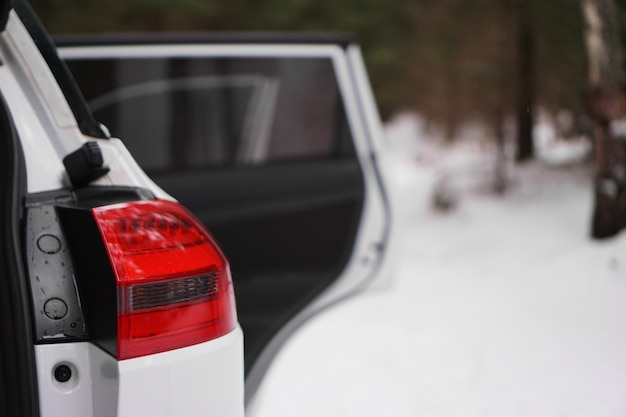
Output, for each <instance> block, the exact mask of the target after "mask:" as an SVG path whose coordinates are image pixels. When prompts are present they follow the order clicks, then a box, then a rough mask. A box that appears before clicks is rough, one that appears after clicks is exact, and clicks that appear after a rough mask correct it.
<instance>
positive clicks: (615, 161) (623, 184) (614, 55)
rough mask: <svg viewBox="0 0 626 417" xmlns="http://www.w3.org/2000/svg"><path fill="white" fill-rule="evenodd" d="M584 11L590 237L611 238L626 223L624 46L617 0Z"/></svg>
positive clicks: (586, 2)
mask: <svg viewBox="0 0 626 417" xmlns="http://www.w3.org/2000/svg"><path fill="white" fill-rule="evenodd" d="M582 8H583V14H584V16H585V21H586V23H587V30H586V33H585V35H586V36H585V40H586V45H587V56H588V62H589V111H590V114H591V117H592V119H593V124H594V126H593V139H594V156H595V168H596V174H595V207H594V212H593V219H592V231H591V233H592V236H593V237H594V238H607V237H611V236H614V235H615V234H617V233H618V232H619V231H620V230H621V229H622V228H624V226H625V225H626V135H625V134H624V132H623V131H620V129H618V127H619V122H620V121H623V120H624V117H625V116H626V112H625V110H626V109H625V99H624V82H625V75H624V67H623V57H622V45H621V40H620V30H619V21H618V18H617V16H618V15H617V8H616V6H615V3H614V2H613V0H583V1H582Z"/></svg>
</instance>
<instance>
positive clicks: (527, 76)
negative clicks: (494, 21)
mask: <svg viewBox="0 0 626 417" xmlns="http://www.w3.org/2000/svg"><path fill="white" fill-rule="evenodd" d="M530 8H531V5H530V0H521V2H520V10H519V33H518V75H517V78H518V82H517V90H518V91H517V151H516V154H515V159H516V160H517V161H518V162H523V161H527V160H529V159H532V158H533V157H534V156H535V147H534V142H533V124H534V107H533V101H534V84H535V83H534V81H535V80H534V78H535V73H534V71H535V62H534V58H535V51H534V40H533V34H532V26H531V25H532V19H531V10H530Z"/></svg>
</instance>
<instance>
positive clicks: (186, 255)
mask: <svg viewBox="0 0 626 417" xmlns="http://www.w3.org/2000/svg"><path fill="white" fill-rule="evenodd" d="M1 3H2V6H1V7H0V10H2V12H1V16H0V23H1V24H0V29H1V30H2V33H1V35H0V61H1V62H2V64H1V65H0V89H1V91H0V93H1V96H2V106H1V107H2V108H0V121H1V123H2V124H1V126H0V129H2V136H3V138H2V140H1V141H0V142H1V143H2V150H1V152H0V158H3V161H2V164H0V165H1V166H2V169H3V170H4V172H3V174H2V176H1V177H0V178H1V179H0V181H2V187H1V190H2V199H3V204H2V205H1V207H2V208H1V209H0V210H2V216H1V218H2V222H3V223H2V224H3V228H2V231H3V232H2V236H3V244H2V246H1V251H2V253H1V255H0V264H1V265H2V274H1V276H2V277H3V279H2V280H0V282H1V284H0V285H2V288H1V289H0V297H2V303H1V305H2V311H3V312H4V314H3V315H2V319H0V323H1V326H2V331H3V336H4V337H3V338H2V340H1V341H0V355H1V356H0V360H1V361H2V365H1V366H0V415H7V416H9V415H10V416H61V415H62V416H80V417H89V416H138V415H146V416H151V417H152V416H200V415H203V416H243V414H244V405H245V403H246V402H247V401H248V400H249V399H250V398H252V396H253V394H254V392H255V390H256V388H257V386H258V385H259V383H260V382H261V380H262V377H263V374H264V373H265V371H266V369H267V368H268V366H270V363H271V360H272V358H273V357H274V356H275V355H276V353H277V352H278V350H279V349H280V346H281V345H282V343H283V342H284V341H285V340H286V338H287V337H288V336H289V335H290V334H291V333H293V331H294V330H295V329H296V328H297V327H298V326H300V325H301V324H302V323H303V322H304V321H305V320H307V319H309V318H311V317H312V316H314V315H315V314H316V313H317V312H319V311H320V310H322V309H323V308H325V307H327V306H329V305H331V304H333V303H336V302H338V301H340V300H342V299H344V298H346V297H348V296H350V295H353V294H356V293H357V292H359V291H360V290H362V289H364V288H365V287H367V286H368V285H369V284H370V283H371V282H372V281H373V280H375V279H376V278H378V277H380V276H381V268H382V264H383V259H384V253H385V248H386V244H387V241H388V238H389V231H390V211H389V206H388V203H387V200H386V197H385V194H384V188H383V181H382V178H381V175H380V172H379V170H378V168H377V166H376V159H375V156H376V152H377V146H378V144H379V142H380V140H381V127H380V120H379V117H378V114H377V111H376V107H375V104H374V100H373V97H372V94H371V89H370V87H369V82H368V80H367V77H366V74H365V70H364V67H363V64H362V59H361V56H360V53H359V49H358V47H357V46H356V45H355V44H354V43H352V41H351V40H350V39H349V38H345V37H320V36H318V37H310V38H303V37H290V38H283V37H277V38H271V37H264V38H259V37H246V36H244V35H238V36H234V35H233V36H224V35H222V36H207V37H196V38H190V37H179V38H177V39H171V38H170V39H164V38H161V39H159V38H155V37H144V38H139V39H137V38H133V39H128V38H127V39H124V38H116V37H108V38H97V39H96V38H92V39H87V38H81V39H78V38H77V39H60V40H58V41H59V43H60V44H63V45H64V46H63V47H62V48H61V49H60V54H61V56H62V57H63V59H64V60H65V62H66V63H67V65H68V66H69V67H70V69H71V71H72V73H73V74H74V77H75V78H76V81H77V83H78V85H79V86H80V88H81V90H82V91H83V93H84V97H85V98H86V99H87V101H85V100H84V98H83V95H82V94H81V93H80V92H79V90H78V89H77V88H76V82H75V81H74V79H73V78H72V76H71V75H70V73H69V72H68V70H67V66H66V64H65V63H64V62H63V61H62V60H61V59H60V58H59V54H58V53H57V49H56V48H55V46H54V44H53V42H52V41H51V39H50V38H49V36H48V35H47V34H46V33H45V31H44V30H43V28H42V27H41V25H40V24H39V23H38V20H37V19H36V17H35V16H34V14H33V13H32V11H31V9H30V7H29V6H28V5H27V4H26V3H24V2H22V1H21V0H20V1H17V0H16V1H14V2H13V4H11V2H10V1H7V0H3V1H2V2H1ZM87 103H88V104H87ZM96 120H97V121H96ZM100 122H103V123H104V125H106V126H107V128H108V129H107V128H105V127H104V126H103V125H101V124H100ZM109 129H110V134H109ZM117 137H120V138H122V139H121V140H120V139H117ZM129 151H130V152H129ZM131 155H132V156H131ZM135 161H136V162H135ZM146 173H147V175H146ZM157 184H158V185H157ZM185 207H187V208H185ZM207 228H208V230H210V232H211V233H210V234H209V232H207ZM216 242H219V245H220V247H221V248H222V249H223V252H222V249H220V247H218V246H217V243H216ZM224 254H225V255H224ZM227 259H228V261H227ZM231 271H232V279H231ZM235 296H236V299H237V303H236V305H235ZM242 328H243V335H245V337H243V336H242ZM244 339H245V354H244ZM244 381H245V382H244ZM244 384H245V388H244Z"/></svg>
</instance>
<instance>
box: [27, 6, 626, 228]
mask: <svg viewBox="0 0 626 417" xmlns="http://www.w3.org/2000/svg"><path fill="white" fill-rule="evenodd" d="M585 2H587V3H589V4H594V5H596V6H597V7H598V8H600V9H602V8H603V7H604V8H606V5H607V4H608V5H609V6H610V13H609V14H610V15H615V16H612V17H611V16H608V19H609V20H614V21H615V22H613V23H617V25H618V26H621V28H624V27H625V26H626V24H625V23H626V0H615V1H613V0H584V1H583V0H472V1H469V0H465V1H464V0H341V1H337V0H265V1H258V0H175V1H174V0H109V1H107V2H101V1H99V2H96V1H93V0H31V4H32V6H33V7H34V8H35V10H36V12H37V14H38V15H39V17H40V18H41V19H42V21H43V23H44V25H45V26H46V28H47V29H48V30H49V31H50V32H51V33H53V34H71V33H99V32H126V33H133V32H180V31H186V32H188V31H210V32H223V31H229V32H232V31H245V32H344V33H345V32H348V33H351V34H353V35H354V37H355V39H356V41H357V42H359V43H360V44H361V46H362V50H363V53H364V57H365V61H366V65H367V68H368V71H369V75H370V78H371V81H372V85H373V87H374V92H375V96H376V98H377V101H378V106H379V109H380V111H381V115H382V116H383V119H384V120H388V119H389V118H390V117H392V116H393V115H394V114H397V113H399V112H402V111H413V112H416V113H418V114H420V116H421V117H423V118H424V119H425V120H427V122H428V124H429V125H431V126H436V127H437V128H438V129H439V130H440V131H443V132H444V134H443V136H444V137H446V138H447V139H448V140H450V141H453V140H455V138H457V137H458V134H457V133H458V131H459V129H460V128H462V126H463V125H464V124H465V123H468V122H478V123H480V124H481V125H482V126H484V127H485V132H486V134H485V136H486V139H488V140H494V143H496V144H497V145H498V146H497V149H498V151H497V152H498V153H500V154H502V155H503V156H504V155H505V142H507V141H508V142H514V144H515V146H514V149H515V150H514V159H515V160H516V161H518V162H521V161H525V160H529V159H532V158H533V155H534V152H533V126H534V124H535V121H536V118H537V115H538V113H539V112H541V113H542V114H544V115H548V117H552V118H553V120H554V123H555V125H556V127H557V134H558V135H559V137H562V138H567V137H579V136H580V135H586V136H588V137H589V138H590V139H591V138H592V137H593V136H594V134H593V132H594V124H595V126H596V127H595V128H596V133H597V131H598V130H597V129H598V123H600V122H601V120H600V121H598V120H597V119H598V117H596V116H597V115H596V116H594V117H589V113H590V103H593V100H592V99H591V97H590V96H591V91H592V88H590V81H589V79H590V76H589V69H588V68H589V65H588V62H587V57H588V56H589V55H588V51H587V49H586V46H587V45H586V43H585V41H586V39H585V37H586V31H587V27H588V18H589V16H588V15H587V16H585V15H584V13H583V7H582V6H583V3H585ZM586 17H587V21H586ZM613 17H615V18H616V19H613ZM604 18H605V20H606V19H607V16H606V13H605V16H604ZM614 26H615V25H614ZM604 32H606V30H604ZM614 38H615V36H614ZM617 38H619V39H618V42H617V43H616V42H614V44H619V45H620V48H621V45H625V44H626V42H624V41H626V35H625V32H624V30H620V31H619V33H618V34H617ZM608 42H612V41H611V40H609V41H608ZM618 61H619V65H620V66H621V65H623V64H622V62H621V57H620V59H619V60H618ZM621 70H622V71H620V72H621V75H620V80H619V82H620V83H624V77H623V68H621ZM601 84H602V83H601ZM605 84H606V83H605ZM624 91H626V89H624ZM609 96H611V97H612V96H615V94H613V93H612V92H611V93H610V94H608V95H606V94H605V96H603V97H601V98H600V101H598V100H596V102H599V103H600V105H599V107H602V106H604V107H602V108H603V109H604V108H608V107H610V106H611V105H612V102H611V101H610V100H611V97H609ZM607 97H609V98H607ZM607 103H608V104H607ZM625 103H626V99H625ZM625 103H622V104H624V106H621V107H623V109H622V110H624V109H626V104H625ZM591 110H592V111H591V113H593V109H591ZM620 113H624V111H620ZM592 116H593V114H592ZM601 116H602V115H601ZM594 118H595V119H596V120H594ZM510 126H514V128H513V129H510ZM600 128H602V127H600ZM605 130H606V129H605ZM596 136H597V135H596ZM605 136H606V135H605ZM609 136H610V135H609ZM609 139H610V138H608V136H607V140H609ZM596 142H597V143H600V142H598V141H596ZM621 148H624V152H626V147H623V146H620V149H621ZM596 150H597V146H596ZM613 151H614V148H611V147H609V146H605V147H604V148H603V150H602V153H603V154H608V153H615V152H613ZM596 153H597V154H599V153H598V152H596ZM619 153H620V154H621V153H622V152H621V150H620V152H619ZM595 159H596V164H600V165H606V166H607V168H606V169H603V168H600V169H598V170H597V173H596V176H597V181H596V182H597V183H598V184H599V181H600V180H601V178H600V177H603V178H604V177H613V178H610V179H611V181H613V182H617V183H618V185H617V186H616V187H618V188H619V190H621V189H622V188H623V189H624V190H625V192H624V193H623V194H624V195H626V181H622V180H623V179H622V178H621V177H620V178H615V175H614V173H613V171H615V169H614V168H615V167H616V166H619V167H620V169H621V167H624V166H625V165H624V163H623V162H624V161H621V159H625V160H626V153H625V154H624V158H619V159H620V161H617V162H616V161H614V160H611V161H608V162H606V161H605V162H603V161H602V160H601V161H599V162H598V155H596V156H595ZM605 159H607V158H605ZM609 159H610V158H609ZM499 166H500V168H498V167H496V170H498V169H500V170H502V169H503V168H502V167H503V166H504V165H503V164H502V163H500V165H499ZM620 172H621V171H620ZM498 176H500V177H502V178H501V179H500V180H498ZM504 176H505V174H504V173H502V172H500V173H496V186H495V188H496V189H498V188H502V189H504V182H502V181H504V180H503V178H504ZM499 181H500V182H502V184H498V182H499ZM622 182H623V183H624V184H622ZM598 184H596V188H598ZM604 188H606V187H604ZM613 188H615V187H613ZM619 194H620V195H621V194H622V193H621V191H620V192H619ZM616 199H617V197H615V196H613V197H611V200H612V201H611V202H610V204H605V203H604V202H600V203H602V204H601V205H602V206H603V207H602V210H600V211H603V212H607V213H608V212H610V213H609V214H608V215H607V216H608V217H607V216H605V217H606V219H607V220H606V221H603V223H616V224H615V225H611V227H608V228H607V227H601V229H605V230H604V231H603V230H600V232H599V233H596V232H595V231H594V232H593V234H594V236H596V237H598V236H609V235H613V234H614V233H616V232H617V230H619V229H621V228H623V227H624V226H625V225H626V222H625V221H623V220H621V219H622V218H626V216H624V215H623V214H624V213H625V212H626V198H624V199H622V200H624V201H619V202H618V201H617V200H616ZM597 200H598V201H599V198H597ZM600 203H598V202H597V206H598V205H600ZM622 203H623V204H622ZM609 206H610V207H609ZM607 207H608V208H609V210H608V211H607V210H606V208H607ZM596 211H598V210H596ZM596 218H597V216H596V215H595V214H594V224H595V223H597V222H596ZM616 219H620V220H619V221H618V220H616ZM617 223H619V224H617ZM594 229H596V226H594Z"/></svg>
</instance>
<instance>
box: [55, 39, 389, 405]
mask: <svg viewBox="0 0 626 417" xmlns="http://www.w3.org/2000/svg"><path fill="white" fill-rule="evenodd" d="M57 44H58V45H59V47H60V48H59V51H60V54H61V56H62V57H63V58H64V59H65V60H66V62H67V64H68V65H69V67H70V69H71V71H72V73H73V74H74V76H75V78H76V81H77V83H78V85H79V87H80V88H81V90H82V91H83V93H84V95H85V97H86V98H87V101H88V102H89V105H90V107H91V109H92V110H93V112H94V115H95V117H96V118H97V119H98V120H99V121H100V122H102V123H103V124H104V125H105V126H107V127H108V128H109V129H110V131H111V134H112V135H113V136H115V137H119V138H121V139H122V140H123V141H124V143H125V144H126V146H127V147H128V149H129V150H130V152H131V154H132V155H133V157H134V158H135V159H136V161H137V162H138V163H139V164H140V165H141V166H142V168H143V169H144V170H145V171H146V172H147V173H148V175H150V177H151V178H152V179H153V180H154V181H155V182H156V183H157V184H158V185H159V186H161V187H162V188H163V189H164V190H165V191H167V192H168V193H170V194H171V195H173V196H174V197H176V198H177V199H178V200H179V201H180V202H181V203H183V204H184V205H185V206H186V207H188V208H189V209H191V210H192V211H193V212H194V213H195V215H196V216H197V217H198V218H199V219H200V220H201V221H202V222H203V223H205V224H206V226H207V227H208V229H209V230H210V231H211V233H212V234H213V235H214V237H215V238H216V239H217V241H218V242H219V243H220V244H221V246H222V248H223V249H224V252H225V253H226V255H227V256H228V258H229V259H230V264H231V268H232V274H233V281H234V285H235V292H236V296H237V302H238V305H237V309H238V315H239V321H240V323H241V326H242V328H243V330H244V334H245V370H246V400H248V399H250V397H251V396H252V394H253V393H254V391H255V389H256V387H257V386H258V384H259V382H260V380H261V378H262V376H263V374H264V373H265V370H266V369H267V367H268V366H269V363H270V362H271V360H272V358H273V357H274V355H275V354H276V352H277V350H278V349H279V347H280V346H281V344H282V343H283V342H284V341H285V340H286V338H287V337H288V336H289V335H290V334H291V333H292V332H293V331H294V330H295V329H296V328H297V327H298V326H299V325H301V324H302V323H303V322H304V321H305V320H307V319H308V318H310V317H312V316H313V315H315V314H316V313H317V312H319V311H321V310H322V309H323V308H324V307H327V306H329V305H331V304H333V303H336V302H338V301H339V300H342V299H344V298H346V297H348V296H350V295H352V294H355V293H356V292H358V291H360V290H361V289H363V288H365V287H366V286H367V285H368V284H370V283H371V282H372V281H373V280H374V279H375V278H376V277H377V276H378V275H380V274H379V272H380V266H381V262H382V260H383V255H384V251H385V247H386V244H387V241H388V239H389V229H390V211H389V207H388V203H387V201H386V198H385V193H384V188H383V182H382V179H381V176H380V173H379V170H378V168H377V166H376V160H375V155H376V147H377V144H378V143H379V142H380V140H381V132H382V130H381V126H380V119H379V116H378V113H377V111H376V107H375V104H374V100H373V97H372V94H371V90H370V86H369V82H368V80H367V77H366V75H365V71H364V68H363V63H362V59H361V56H360V52H359V49H358V47H357V46H356V45H354V44H353V43H352V42H351V40H350V39H348V38H344V37H320V36H317V37H294V36H290V37H289V38H284V37H258V36H257V37H246V36H245V35H233V36H223V35H222V36H212V37H211V36H210V37H202V38H201V39H198V38H193V39H192V38H188V37H186V38H176V39H172V38H155V37H139V38H128V37H126V38H123V37H105V38H85V37H81V38H57Z"/></svg>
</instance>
